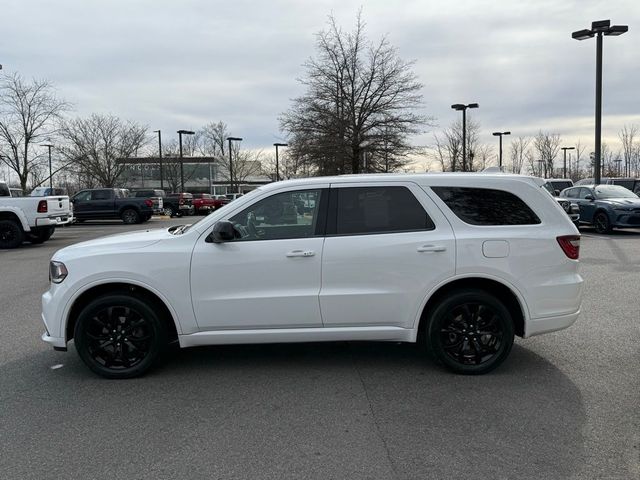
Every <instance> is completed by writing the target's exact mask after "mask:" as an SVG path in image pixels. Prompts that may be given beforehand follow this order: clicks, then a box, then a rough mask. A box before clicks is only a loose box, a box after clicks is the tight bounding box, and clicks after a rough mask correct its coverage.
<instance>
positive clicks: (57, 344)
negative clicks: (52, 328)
mask: <svg viewBox="0 0 640 480" xmlns="http://www.w3.org/2000/svg"><path fill="white" fill-rule="evenodd" d="M42 341H43V342H45V343H48V344H49V345H51V346H52V347H53V348H54V349H56V350H66V349H67V342H66V341H65V339H64V338H60V337H52V336H51V335H49V334H48V333H47V332H46V331H45V332H44V333H43V334H42Z"/></svg>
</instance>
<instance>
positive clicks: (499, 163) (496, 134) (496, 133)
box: [493, 132, 511, 171]
mask: <svg viewBox="0 0 640 480" xmlns="http://www.w3.org/2000/svg"><path fill="white" fill-rule="evenodd" d="M503 135H511V132H493V136H494V137H500V155H499V156H498V168H500V171H502V136H503Z"/></svg>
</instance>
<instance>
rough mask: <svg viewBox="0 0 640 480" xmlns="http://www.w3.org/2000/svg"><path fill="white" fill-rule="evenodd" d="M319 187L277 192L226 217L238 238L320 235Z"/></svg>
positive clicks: (274, 238) (271, 238) (256, 238)
mask: <svg viewBox="0 0 640 480" xmlns="http://www.w3.org/2000/svg"><path fill="white" fill-rule="evenodd" d="M321 196H322V190H297V191H293V192H284V193H276V194H275V195H271V196H270V197H267V198H265V199H263V200H260V201H258V202H256V203H254V204H253V205H251V206H250V207H248V208H246V209H244V210H243V211H242V212H240V213H238V214H237V215H234V216H233V217H231V218H230V219H229V221H230V222H231V223H233V225H234V227H235V228H236V230H237V231H238V232H239V234H240V238H239V239H238V240H239V241H243V240H244V241H249V240H282V239H286V238H305V237H314V236H316V235H317V234H320V235H322V232H319V230H323V229H324V225H319V218H320V216H321V215H320V213H321V207H320V199H321Z"/></svg>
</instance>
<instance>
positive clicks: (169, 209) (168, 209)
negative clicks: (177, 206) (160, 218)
mask: <svg viewBox="0 0 640 480" xmlns="http://www.w3.org/2000/svg"><path fill="white" fill-rule="evenodd" d="M164 214H165V215H168V216H169V218H171V217H173V216H174V215H175V212H174V211H173V207H171V206H169V207H164Z"/></svg>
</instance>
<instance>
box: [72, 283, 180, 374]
mask: <svg viewBox="0 0 640 480" xmlns="http://www.w3.org/2000/svg"><path fill="white" fill-rule="evenodd" d="M74 343H75V346H76V350H77V352H78V355H80V358H81V359H82V361H83V362H84V363H85V364H86V365H87V367H89V368H90V369H91V370H92V371H93V372H94V373H96V374H98V375H100V376H102V377H105V378H113V379H123V378H132V377H137V376H140V375H142V374H144V373H146V372H147V371H148V370H149V369H150V368H152V367H153V366H154V365H155V364H156V363H157V362H158V360H159V359H160V358H161V357H162V355H163V353H164V352H165V351H166V348H167V344H168V337H167V327H166V324H165V322H164V321H163V319H162V318H160V317H159V316H158V314H157V313H156V312H155V311H154V309H153V307H152V306H151V305H150V304H148V303H147V302H146V301H144V300H142V299H140V298H137V297H132V296H129V295H126V294H110V295H104V296H102V297H99V298H97V299H95V300H93V301H92V302H91V303H90V304H89V305H87V306H86V307H85V308H84V309H83V310H82V312H81V313H80V315H79V316H78V320H77V321H76V326H75V330H74ZM137 352H139V353H137Z"/></svg>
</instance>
